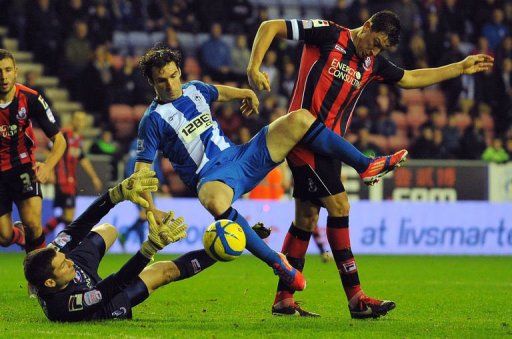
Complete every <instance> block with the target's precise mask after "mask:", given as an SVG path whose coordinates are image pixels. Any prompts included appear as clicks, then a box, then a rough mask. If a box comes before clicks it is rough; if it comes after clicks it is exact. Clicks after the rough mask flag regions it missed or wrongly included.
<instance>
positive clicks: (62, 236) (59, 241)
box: [52, 232, 71, 249]
mask: <svg viewBox="0 0 512 339" xmlns="http://www.w3.org/2000/svg"><path fill="white" fill-rule="evenodd" d="M70 241H71V236H70V235H69V234H67V233H65V232H61V233H59V235H58V236H57V238H55V240H53V242H52V243H53V244H55V245H56V246H57V247H58V248H60V249H62V248H63V247H64V246H66V244H67V243H68V242H70Z"/></svg>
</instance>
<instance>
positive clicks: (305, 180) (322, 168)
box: [290, 155, 345, 205]
mask: <svg viewBox="0 0 512 339" xmlns="http://www.w3.org/2000/svg"><path fill="white" fill-rule="evenodd" d="M290 169H291V171H292V174H293V182H294V184H293V197H294V198H297V199H300V200H304V201H312V202H313V203H315V204H318V205H321V204H320V203H319V200H318V199H319V198H323V197H328V196H331V195H335V194H338V193H341V192H345V187H343V183H342V182H341V161H339V160H337V159H330V158H327V157H323V156H319V155H315V168H313V167H312V166H310V165H305V166H297V167H295V166H292V165H290Z"/></svg>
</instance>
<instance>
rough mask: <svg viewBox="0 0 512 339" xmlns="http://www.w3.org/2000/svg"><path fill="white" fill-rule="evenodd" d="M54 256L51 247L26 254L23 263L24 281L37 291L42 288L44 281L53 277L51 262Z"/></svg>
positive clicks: (54, 253)
mask: <svg viewBox="0 0 512 339" xmlns="http://www.w3.org/2000/svg"><path fill="white" fill-rule="evenodd" d="M56 255H57V251H55V249H53V248H51V247H46V248H41V249H37V250H34V251H32V252H30V253H29V254H27V256H26V257H25V260H24V261H23V270H24V272H25V279H27V281H28V282H29V283H30V284H31V285H33V286H35V287H37V288H38V289H41V288H44V287H45V286H44V282H45V281H46V279H49V278H53V277H54V275H53V266H52V261H53V259H54V258H55V256H56Z"/></svg>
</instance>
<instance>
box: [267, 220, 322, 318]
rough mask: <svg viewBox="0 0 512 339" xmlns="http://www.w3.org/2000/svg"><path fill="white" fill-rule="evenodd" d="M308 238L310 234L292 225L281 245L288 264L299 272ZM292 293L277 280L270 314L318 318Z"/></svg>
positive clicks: (285, 285)
mask: <svg viewBox="0 0 512 339" xmlns="http://www.w3.org/2000/svg"><path fill="white" fill-rule="evenodd" d="M310 238H311V232H307V231H304V230H301V229H299V228H297V227H296V226H295V225H294V223H292V224H291V226H290V229H289V230H288V233H287V234H286V237H285V240H284V243H283V248H282V252H283V253H285V254H286V258H287V260H288V262H289V263H290V264H291V265H292V266H293V267H295V268H296V269H297V270H298V271H300V272H302V270H303V269H304V263H305V256H306V251H307V249H308V244H309V239H310ZM294 293H295V290H294V289H293V288H291V287H289V286H288V285H287V284H286V283H285V282H284V281H283V280H282V279H279V283H278V285H277V292H276V297H275V299H274V304H273V305H272V314H273V315H277V316H301V317H318V316H319V315H318V314H316V313H313V312H309V311H306V310H304V309H303V308H302V307H301V306H300V305H299V304H298V303H297V302H296V301H295V299H294V298H293V294H294Z"/></svg>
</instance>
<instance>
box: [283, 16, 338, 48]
mask: <svg viewBox="0 0 512 339" xmlns="http://www.w3.org/2000/svg"><path fill="white" fill-rule="evenodd" d="M285 22H286V33H287V38H288V39H290V40H302V41H304V42H305V43H307V44H311V45H316V46H322V45H325V44H331V43H333V42H336V41H337V40H338V35H339V32H340V26H338V25H336V24H335V23H333V22H331V21H327V20H322V19H310V20H297V19H293V20H286V21H285Z"/></svg>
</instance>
